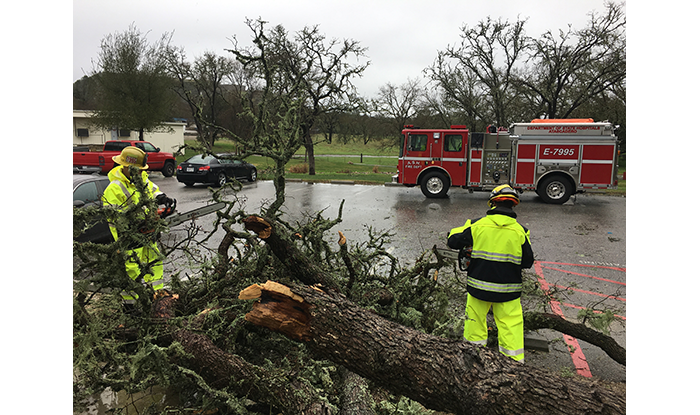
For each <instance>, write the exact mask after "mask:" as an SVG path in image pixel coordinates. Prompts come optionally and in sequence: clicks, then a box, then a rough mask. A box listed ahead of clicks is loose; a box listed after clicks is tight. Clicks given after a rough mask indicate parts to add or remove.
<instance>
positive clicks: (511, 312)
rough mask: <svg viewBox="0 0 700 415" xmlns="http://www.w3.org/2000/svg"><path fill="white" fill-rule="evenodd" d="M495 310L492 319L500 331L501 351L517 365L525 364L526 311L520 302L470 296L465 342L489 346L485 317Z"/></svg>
mask: <svg viewBox="0 0 700 415" xmlns="http://www.w3.org/2000/svg"><path fill="white" fill-rule="evenodd" d="M492 306H493V316H494V318H495V320H496V327H497V328H498V349H499V351H500V352H501V353H503V354H504V355H506V356H508V357H511V358H513V359H515V360H517V361H524V360H525V338H524V331H523V308H522V306H521V305H520V299H519V298H517V299H515V300H512V301H508V302H505V303H491V302H488V301H482V300H479V299H478V298H475V297H472V296H471V295H470V294H467V309H466V311H465V316H466V320H465V322H464V338H465V339H466V340H467V341H468V342H470V343H474V344H479V345H482V346H485V345H486V340H487V338H488V330H487V328H486V314H488V312H489V309H490V308H491V307H492Z"/></svg>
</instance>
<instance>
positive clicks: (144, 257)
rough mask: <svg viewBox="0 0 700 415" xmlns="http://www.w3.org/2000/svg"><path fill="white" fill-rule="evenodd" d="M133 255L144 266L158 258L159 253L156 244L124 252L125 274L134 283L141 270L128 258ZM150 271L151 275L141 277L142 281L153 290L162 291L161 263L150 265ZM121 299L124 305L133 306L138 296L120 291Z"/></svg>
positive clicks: (136, 263)
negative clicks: (151, 271)
mask: <svg viewBox="0 0 700 415" xmlns="http://www.w3.org/2000/svg"><path fill="white" fill-rule="evenodd" d="M133 254H136V256H137V257H138V259H139V261H141V263H143V264H146V263H150V262H151V261H154V260H156V259H157V258H158V256H159V251H158V247H157V246H156V244H155V243H154V244H151V245H148V246H144V247H141V248H136V249H132V250H130V251H127V252H126V255H127V258H128V259H127V260H126V264H125V265H126V273H127V275H128V276H129V278H131V279H132V280H134V281H136V279H137V278H138V277H139V275H141V268H140V267H139V263H138V262H136V261H135V260H134V259H133V258H130V257H131V256H132V255H133ZM151 269H152V270H153V274H146V275H144V276H143V281H144V282H145V283H146V284H147V285H150V286H151V287H153V290H155V291H158V290H161V289H163V262H162V261H158V262H156V263H155V264H153V265H151ZM121 295H122V299H123V300H124V302H125V303H127V304H135V303H136V300H137V299H138V298H139V296H138V294H136V293H133V292H125V291H122V293H121Z"/></svg>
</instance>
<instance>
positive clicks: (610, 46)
mask: <svg viewBox="0 0 700 415" xmlns="http://www.w3.org/2000/svg"><path fill="white" fill-rule="evenodd" d="M625 25H626V19H625V15H624V13H623V10H622V5H621V4H615V3H612V2H610V3H607V4H606V9H605V12H604V13H602V14H597V13H595V12H591V13H590V20H589V22H588V26H587V27H586V28H584V29H581V30H574V29H573V28H572V27H571V26H569V28H568V29H567V30H566V31H564V30H560V31H559V33H558V34H557V35H555V34H554V33H552V31H547V32H546V33H544V34H543V35H542V36H541V37H540V39H538V40H536V41H533V42H532V45H533V47H534V52H533V53H532V56H531V57H530V59H529V63H531V64H532V69H530V70H529V71H527V73H526V74H525V75H523V76H522V77H521V78H519V79H518V81H517V83H518V85H519V86H520V87H521V91H522V92H523V94H524V95H525V96H528V97H530V101H531V102H530V105H531V115H545V116H547V117H548V118H568V117H571V115H572V114H573V113H574V112H575V111H576V109H577V108H579V107H581V106H582V105H584V104H586V103H587V102H588V101H590V100H591V99H593V98H595V97H597V96H600V95H601V94H604V93H610V92H613V93H614V92H615V91H621V90H624V82H625V78H626V76H627V75H626V73H627V70H626V59H625ZM618 95H619V94H618ZM605 118H608V117H605Z"/></svg>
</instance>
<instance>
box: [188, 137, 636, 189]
mask: <svg viewBox="0 0 700 415" xmlns="http://www.w3.org/2000/svg"><path fill="white" fill-rule="evenodd" d="M185 143H186V144H189V143H194V140H192V141H190V140H185ZM234 151H235V144H234V143H233V142H232V141H229V140H219V141H217V142H216V145H215V146H214V152H215V153H226V152H234ZM314 153H315V154H316V157H315V159H316V175H315V176H309V175H308V174H307V173H294V172H292V171H290V170H297V169H300V168H301V166H302V165H304V164H305V162H304V149H303V148H301V149H300V150H299V151H298V152H297V153H296V155H295V156H294V158H292V160H290V161H289V163H287V165H286V170H287V174H286V176H285V177H286V178H287V179H299V180H305V181H315V182H331V181H341V180H351V181H354V182H355V183H357V184H383V183H385V182H390V181H391V176H392V175H394V174H396V165H397V163H398V154H399V150H398V148H388V149H387V148H381V146H379V145H377V144H375V143H370V144H367V145H365V144H363V143H362V142H361V141H359V140H358V141H351V142H349V143H347V144H343V143H340V142H335V143H333V144H332V145H331V144H328V143H325V142H324V143H319V144H317V145H316V146H315V147H314ZM194 154H195V153H194V152H193V151H191V150H188V151H187V152H185V155H184V156H178V157H177V162H178V164H179V163H181V162H183V161H185V160H187V159H188V158H189V157H191V156H193V155H194ZM247 161H248V162H249V163H252V164H254V165H255V167H257V169H258V177H259V178H260V179H261V180H269V179H272V167H273V166H274V164H273V162H272V160H270V159H268V158H266V157H260V156H251V157H248V159H247ZM625 169H626V168H625V167H620V168H619V170H618V174H619V175H620V176H622V174H623V173H624V172H625ZM626 189H627V181H626V180H622V179H620V180H619V181H618V185H617V189H616V190H606V191H605V193H606V194H614V195H624V194H625V192H626Z"/></svg>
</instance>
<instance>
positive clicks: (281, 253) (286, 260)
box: [243, 216, 331, 285]
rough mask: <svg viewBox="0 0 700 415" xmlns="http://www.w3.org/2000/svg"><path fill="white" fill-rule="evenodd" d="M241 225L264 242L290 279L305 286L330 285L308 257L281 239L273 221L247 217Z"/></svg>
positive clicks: (258, 217) (287, 241)
mask: <svg viewBox="0 0 700 415" xmlns="http://www.w3.org/2000/svg"><path fill="white" fill-rule="evenodd" d="M243 225H244V226H245V228H246V229H247V230H249V231H253V232H255V233H256V234H257V235H258V237H259V238H260V239H263V240H265V243H267V245H268V246H269V247H270V249H271V250H272V253H273V254H274V255H275V256H276V257H277V259H279V260H280V261H282V263H283V264H284V266H285V269H287V270H288V271H289V272H290V274H291V275H290V277H292V278H295V279H297V280H299V281H301V282H303V283H304V284H306V285H314V284H324V285H331V281H330V280H328V279H327V278H326V277H325V275H324V274H323V273H322V272H321V271H320V270H319V269H318V267H317V266H316V264H315V263H314V262H313V260H312V259H311V258H310V257H308V256H305V255H303V254H302V253H301V252H300V251H299V249H298V248H297V246H296V245H294V244H293V243H292V242H291V241H289V240H287V239H284V238H282V237H281V235H280V232H277V231H276V229H275V226H274V221H273V220H271V219H268V218H262V217H260V216H249V217H247V218H245V219H243Z"/></svg>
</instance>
